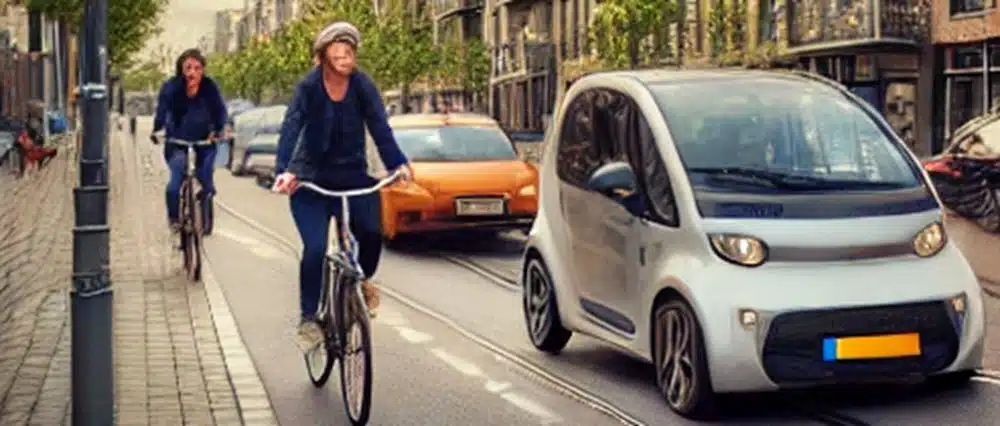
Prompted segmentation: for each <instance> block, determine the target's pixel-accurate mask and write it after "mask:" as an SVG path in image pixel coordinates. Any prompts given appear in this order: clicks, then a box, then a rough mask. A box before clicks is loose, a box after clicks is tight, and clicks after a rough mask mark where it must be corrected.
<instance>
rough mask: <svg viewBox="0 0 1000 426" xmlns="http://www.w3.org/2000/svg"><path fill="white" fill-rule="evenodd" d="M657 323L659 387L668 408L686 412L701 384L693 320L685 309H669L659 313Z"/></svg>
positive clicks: (668, 307) (655, 340) (656, 344)
mask: <svg viewBox="0 0 1000 426" xmlns="http://www.w3.org/2000/svg"><path fill="white" fill-rule="evenodd" d="M656 322H657V324H656V334H655V335H654V350H655V351H656V353H657V358H656V360H657V365H656V374H657V384H658V385H659V387H660V391H661V392H662V393H663V396H664V398H666V400H667V404H669V405H670V407H671V408H673V409H676V410H679V411H683V410H684V409H685V408H686V407H687V406H688V404H690V402H691V399H692V397H693V394H694V391H695V386H696V384H697V383H698V380H699V377H697V374H698V370H697V368H695V365H694V362H693V359H694V357H695V352H694V349H695V347H694V332H695V329H694V318H693V317H692V316H691V313H690V312H689V311H688V310H686V309H683V308H680V307H677V306H666V307H664V309H661V310H660V312H659V314H658V315H657V318H656Z"/></svg>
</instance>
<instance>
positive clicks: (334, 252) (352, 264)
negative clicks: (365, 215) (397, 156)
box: [299, 171, 401, 284]
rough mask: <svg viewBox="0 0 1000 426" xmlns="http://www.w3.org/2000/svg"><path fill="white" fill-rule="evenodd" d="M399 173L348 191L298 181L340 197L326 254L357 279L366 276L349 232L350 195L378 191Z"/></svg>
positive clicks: (353, 239)
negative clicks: (334, 229) (373, 183)
mask: <svg viewBox="0 0 1000 426" xmlns="http://www.w3.org/2000/svg"><path fill="white" fill-rule="evenodd" d="M400 175H401V173H400V172H399V171H396V172H394V173H393V174H391V175H389V176H388V177H386V178H385V179H382V180H380V181H379V182H378V183H376V184H375V185H374V186H371V187H368V188H361V189H352V190H349V191H330V190H328V189H325V188H323V187H320V186H319V185H316V184H314V183H312V182H305V181H303V182H299V186H300V187H302V188H306V189H309V190H310V191H313V192H315V193H317V194H320V195H323V196H326V197H332V198H339V199H340V218H339V219H340V220H338V221H337V231H339V232H338V233H337V234H334V233H330V239H329V241H328V244H327V248H326V256H327V258H328V259H330V260H333V261H334V262H338V263H342V264H343V265H344V266H346V267H348V269H350V270H351V272H353V273H355V274H357V277H356V278H357V279H358V280H364V279H365V278H368V277H366V276H365V272H364V270H363V269H361V262H360V260H359V258H358V251H357V245H358V240H357V239H356V238H355V237H354V233H352V232H351V209H350V202H349V201H350V199H351V197H360V196H363V195H370V194H374V193H376V192H378V191H379V190H381V189H382V188H385V187H386V186H389V185H390V184H392V183H393V182H395V181H396V180H397V179H398V178H399V176H400ZM331 222H332V221H331ZM334 242H336V243H337V247H336V248H335V247H334V246H333V243H334ZM345 246H346V247H345ZM331 284H332V283H331Z"/></svg>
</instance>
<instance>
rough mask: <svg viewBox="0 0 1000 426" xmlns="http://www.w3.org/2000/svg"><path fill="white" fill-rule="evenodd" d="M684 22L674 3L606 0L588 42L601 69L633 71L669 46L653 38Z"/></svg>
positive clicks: (677, 5)
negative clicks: (601, 66)
mask: <svg viewBox="0 0 1000 426" xmlns="http://www.w3.org/2000/svg"><path fill="white" fill-rule="evenodd" d="M683 20H684V11H683V8H682V7H680V5H679V4H678V2H677V0H607V1H604V2H601V3H600V5H599V6H597V8H596V10H595V11H594V17H593V23H592V24H591V29H590V34H589V37H588V39H589V42H590V45H591V46H593V47H594V48H595V50H596V51H597V56H598V58H599V59H600V60H601V62H602V63H603V64H604V66H606V67H609V68H636V67H638V66H640V65H642V64H643V63H644V62H649V61H655V60H656V59H658V58H656V56H658V55H660V54H662V52H664V51H665V48H666V47H668V46H667V45H666V42H665V40H660V43H654V42H653V41H654V40H655V39H656V38H657V37H655V36H656V35H657V34H659V33H662V32H663V31H664V29H665V28H668V27H669V26H670V24H673V23H681V22H683Z"/></svg>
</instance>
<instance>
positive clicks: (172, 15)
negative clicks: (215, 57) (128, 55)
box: [141, 0, 243, 58]
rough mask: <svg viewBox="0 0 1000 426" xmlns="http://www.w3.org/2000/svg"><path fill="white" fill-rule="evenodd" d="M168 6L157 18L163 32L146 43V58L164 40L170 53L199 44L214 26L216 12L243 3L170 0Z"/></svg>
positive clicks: (207, 0)
mask: <svg viewBox="0 0 1000 426" xmlns="http://www.w3.org/2000/svg"><path fill="white" fill-rule="evenodd" d="M169 4H170V6H169V7H168V9H167V11H166V12H164V13H163V17H162V18H160V24H161V26H162V27H163V33H162V34H160V36H159V37H157V38H155V39H151V40H149V41H148V42H147V43H146V49H145V50H144V51H143V54H142V55H141V56H142V57H144V58H149V55H151V53H152V52H154V51H155V50H156V49H157V47H158V46H160V45H161V44H164V45H166V46H168V47H169V48H170V49H171V52H172V53H173V55H178V54H180V52H181V51H183V50H184V49H188V48H191V47H197V46H198V40H199V39H201V37H202V36H205V37H208V38H209V39H210V40H211V38H212V32H213V31H214V30H215V12H217V11H220V10H223V9H237V8H242V7H243V0H170V3H169Z"/></svg>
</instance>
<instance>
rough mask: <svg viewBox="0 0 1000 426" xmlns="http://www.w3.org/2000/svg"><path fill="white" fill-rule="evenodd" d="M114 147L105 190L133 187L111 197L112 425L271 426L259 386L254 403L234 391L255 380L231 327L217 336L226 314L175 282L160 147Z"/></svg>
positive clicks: (122, 143) (177, 270)
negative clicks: (220, 316) (109, 184)
mask: <svg viewBox="0 0 1000 426" xmlns="http://www.w3.org/2000/svg"><path fill="white" fill-rule="evenodd" d="M117 141H118V143H116V144H114V146H112V147H111V149H110V152H111V158H112V169H111V170H112V173H113V174H112V182H134V183H135V184H131V185H116V186H114V188H113V190H112V196H111V197H112V206H111V226H112V233H113V234H112V241H114V242H115V244H113V245H112V257H111V259H112V274H113V275H112V279H113V280H114V283H115V290H116V291H115V309H116V311H115V321H116V322H115V327H116V334H115V340H116V349H117V356H116V359H115V361H116V371H117V376H116V379H117V383H116V390H117V395H118V410H117V423H118V424H120V425H147V424H162V425H178V424H191V425H211V424H219V425H230V424H276V421H275V420H274V415H273V411H272V410H271V405H270V401H269V400H268V398H267V395H266V393H265V392H264V391H263V386H254V388H258V389H259V391H258V392H255V394H254V395H246V394H244V393H242V389H240V390H241V392H240V393H238V392H237V388H236V387H234V385H235V384H238V382H244V381H246V380H250V381H256V382H257V383H258V384H259V378H257V375H256V373H255V370H253V365H252V362H250V361H249V358H247V357H245V358H240V359H233V358H232V357H231V356H230V355H229V354H231V353H232V352H234V351H233V347H234V346H237V347H241V346H242V342H241V341H240V340H239V339H238V338H237V339H233V338H232V336H233V334H234V333H236V334H237V336H238V333H237V332H236V331H235V325H233V324H232V323H231V321H230V322H228V324H226V327H225V328H223V329H221V330H220V332H219V333H217V332H216V324H215V321H214V319H213V313H214V314H216V316H217V315H218V312H213V310H214V311H228V308H226V307H225V306H220V303H221V304H223V305H224V300H223V301H218V302H216V303H210V299H209V295H208V293H207V292H206V285H205V284H202V283H191V282H188V281H187V280H186V279H184V278H183V277H182V275H183V274H182V271H181V258H180V254H179V252H177V251H176V250H173V249H172V248H171V246H172V241H171V240H170V239H169V237H170V235H169V232H168V231H167V224H166V213H165V211H164V205H163V186H164V184H165V183H166V179H167V172H166V169H165V168H164V166H163V161H162V157H161V154H160V150H159V148H157V147H152V146H150V144H148V143H145V140H141V139H140V141H139V143H138V144H135V143H133V141H132V140H131V138H129V137H126V136H125V135H124V134H122V135H121V137H120V138H118V139H117ZM206 276H209V277H210V273H209V274H206ZM215 299H220V298H219V297H215ZM220 337H221V339H220ZM220 342H222V343H220ZM223 343H224V344H223ZM237 352H238V351H237ZM244 353H245V351H244ZM233 365H235V366H236V369H238V370H239V371H233V370H234V368H233V367H232V366H233ZM248 371H249V372H250V373H249V374H248ZM237 378H238V379H239V380H236V379H237ZM241 408H242V409H241Z"/></svg>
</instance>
